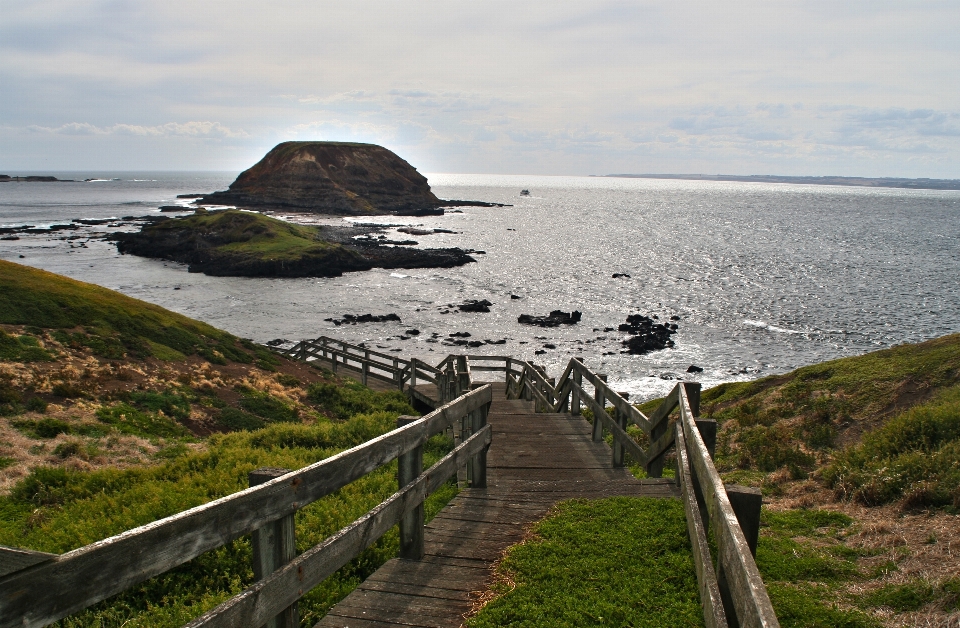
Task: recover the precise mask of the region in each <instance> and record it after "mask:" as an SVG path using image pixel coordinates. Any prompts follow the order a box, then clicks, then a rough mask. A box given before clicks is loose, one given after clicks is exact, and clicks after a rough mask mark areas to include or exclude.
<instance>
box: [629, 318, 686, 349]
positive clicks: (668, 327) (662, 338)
mask: <svg viewBox="0 0 960 628" xmlns="http://www.w3.org/2000/svg"><path fill="white" fill-rule="evenodd" d="M656 318H658V317H656V316H654V317H653V318H650V317H647V316H644V315H643V314H631V315H629V316H627V322H626V323H623V324H621V325H620V326H619V327H618V328H617V329H618V330H619V331H623V332H627V333H629V334H633V336H631V337H630V338H627V339H626V340H624V341H623V343H622V344H623V346H624V347H626V349H627V350H626V351H625V353H631V354H633V355H644V354H647V353H650V352H651V351H660V350H661V349H667V348H669V347H672V346H673V340H671V339H670V336H672V335H673V334H675V333H677V325H676V323H655V322H654V319H656Z"/></svg>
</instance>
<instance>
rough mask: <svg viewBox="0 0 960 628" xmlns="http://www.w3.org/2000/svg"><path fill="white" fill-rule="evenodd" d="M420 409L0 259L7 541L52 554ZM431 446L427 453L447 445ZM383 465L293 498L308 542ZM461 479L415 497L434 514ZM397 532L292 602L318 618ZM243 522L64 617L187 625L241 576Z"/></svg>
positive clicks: (245, 566)
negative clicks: (200, 551)
mask: <svg viewBox="0 0 960 628" xmlns="http://www.w3.org/2000/svg"><path fill="white" fill-rule="evenodd" d="M400 414H416V413H415V412H414V410H413V408H411V407H410V406H409V405H408V403H407V400H406V398H405V397H404V395H403V394H402V393H400V392H399V391H391V392H374V391H372V390H370V389H368V388H366V387H364V386H361V385H360V384H358V383H357V382H354V381H352V380H343V379H340V378H338V377H336V376H335V375H334V374H333V373H331V372H329V371H327V370H325V369H320V368H316V367H313V366H310V365H307V364H304V363H299V362H294V361H290V360H287V359H284V358H280V357H277V356H275V355H274V354H272V353H271V352H269V351H267V350H266V349H265V348H263V347H260V346H258V345H255V344H253V343H251V342H249V341H246V340H243V339H239V338H236V337H234V336H232V335H230V334H228V333H226V332H223V331H220V330H218V329H215V328H213V327H211V326H209V325H206V324H204V323H201V322H199V321H195V320H192V319H190V318H187V317H185V316H181V315H179V314H176V313H173V312H170V311H168V310H165V309H163V308H160V307H157V306H155V305H151V304H149V303H145V302H143V301H138V300H136V299H132V298H129V297H126V296H123V295H121V294H118V293H116V292H113V291H111V290H107V289H104V288H101V287H98V286H95V285H91V284H86V283H82V282H79V281H74V280H72V279H68V278H66V277H62V276H59V275H55V274H52V273H48V272H44V271H41V270H37V269H33V268H29V267H25V266H20V265H18V264H12V263H9V262H4V261H0V545H6V546H13V547H22V548H29V549H35V550H41V551H47V552H54V553H63V552H66V551H69V550H71V549H75V548H77V547H81V546H83V545H86V544H89V543H92V542H94V541H97V540H100V539H103V538H106V537H108V536H111V535H114V534H118V533H120V532H122V531H124V530H128V529H131V528H134V527H137V526H139V525H143V524H146V523H149V522H151V521H154V520H157V519H160V518H162V517H165V516H168V515H171V514H174V513H177V512H181V511H183V510H186V509H188V508H191V507H193V506H196V505H199V504H203V503H206V502H208V501H210V500H212V499H216V498H217V497H220V496H224V495H229V494H231V493H234V492H236V491H239V490H242V489H243V488H246V486H247V473H248V472H249V471H251V470H253V469H256V468H258V467H284V468H289V469H297V468H300V467H303V466H306V465H308V464H312V463H314V462H316V461H317V460H321V459H323V458H325V457H328V456H330V455H333V454H335V453H337V452H339V451H342V450H343V449H346V448H349V447H353V446H355V445H358V444H360V443H362V442H365V441H367V440H369V439H371V438H375V437H376V436H379V435H381V434H383V433H385V432H387V431H389V430H391V429H393V428H394V427H395V426H396V418H397V416H398V415H400ZM450 447H451V442H449V439H447V438H445V437H443V436H438V437H436V438H434V439H432V440H431V441H429V442H428V443H427V446H426V447H425V451H424V458H425V462H426V463H427V464H428V465H429V464H433V463H434V462H436V460H438V459H439V458H440V457H441V456H442V455H444V454H445V453H446V452H447V451H449V449H450ZM395 473H396V466H395V465H394V466H393V467H390V466H386V467H384V468H382V469H379V470H378V471H376V472H374V473H371V474H369V475H367V476H365V477H364V478H362V479H360V480H358V481H356V482H354V483H353V484H351V485H350V486H349V487H347V488H345V489H343V490H342V491H340V492H338V493H337V494H335V495H331V496H329V497H327V498H324V499H321V500H319V501H317V502H314V503H313V504H310V505H309V506H307V507H306V508H303V509H301V510H300V512H299V513H298V532H297V537H298V541H299V542H300V543H301V544H306V546H310V545H314V544H316V543H319V542H320V541H321V540H322V539H324V538H326V537H327V536H328V535H330V534H333V533H334V532H335V531H337V530H338V529H340V528H341V527H342V526H344V525H346V524H347V523H349V522H350V521H353V520H354V519H356V518H357V517H358V516H360V515H361V514H363V513H364V512H366V511H368V510H369V509H370V508H372V507H373V506H374V505H376V504H378V503H379V502H381V501H382V500H383V499H385V498H386V497H388V496H389V495H390V494H392V493H393V492H394V491H395V490H396V475H395ZM455 492H456V487H455V485H452V484H451V485H447V486H445V487H443V488H441V489H440V490H439V491H438V492H437V493H436V494H434V495H433V496H431V497H430V498H429V499H428V501H427V502H426V510H427V516H428V517H431V516H432V515H433V514H434V513H436V512H437V511H438V510H439V509H440V508H441V507H442V506H443V504H444V503H445V502H446V501H447V500H448V499H449V498H450V497H451V496H452V495H453V494H454V493H455ZM397 546H398V539H397V535H396V531H393V532H391V533H389V534H387V535H386V536H385V537H383V538H382V539H381V540H380V541H378V542H377V543H376V544H375V545H374V546H373V547H371V548H370V549H368V550H366V551H364V552H363V553H362V554H361V555H360V556H359V557H358V558H357V559H355V560H354V561H352V562H351V563H349V564H348V565H347V566H345V567H344V568H343V569H341V570H340V571H339V572H338V573H337V574H335V575H334V576H332V577H330V578H328V579H327V580H326V581H325V582H324V583H323V584H322V585H320V586H319V587H317V588H315V589H314V590H313V591H311V592H310V593H309V594H308V595H307V596H306V597H305V598H304V600H303V601H302V602H301V605H300V609H301V617H302V619H303V621H304V622H305V624H304V625H312V624H313V623H315V622H316V621H317V620H318V619H319V618H320V617H321V616H322V615H323V613H324V612H325V611H326V609H327V608H329V607H330V606H331V605H333V604H334V603H336V602H337V601H338V600H339V599H341V598H342V597H344V596H345V595H346V594H347V593H349V592H350V591H351V590H352V589H353V588H354V587H355V586H356V585H357V584H358V583H359V582H360V581H361V580H362V579H363V578H364V577H366V576H367V575H369V574H370V573H372V572H373V571H374V570H376V568H377V567H378V566H379V565H381V564H382V563H383V562H384V561H385V560H387V559H388V558H391V557H392V556H394V555H396V552H397ZM250 552H251V549H250V539H249V537H244V538H241V539H238V540H236V541H234V542H232V543H229V544H227V545H226V546H225V547H223V548H221V549H219V550H216V551H212V552H209V553H207V554H204V555H203V556H200V557H199V558H197V559H195V560H193V561H191V562H190V563H187V564H185V565H183V566H181V567H178V568H176V569H174V570H172V571H170V572H168V573H166V574H164V575H162V576H158V577H157V578H154V579H152V580H149V581H147V582H145V583H143V584H142V585H139V586H137V587H134V588H133V589H130V590H129V591H127V592H125V593H123V594H121V595H118V596H116V597H114V598H111V599H109V600H106V601H104V602H101V603H100V604H97V605H95V606H93V607H91V608H89V609H87V610H85V611H82V612H80V613H77V614H75V615H73V616H71V617H69V618H67V619H65V620H64V621H63V622H62V623H63V625H66V626H91V627H93V626H104V625H109V626H120V625H124V626H128V627H134V626H141V627H151V628H153V627H156V626H171V627H172V626H181V625H183V624H184V623H186V622H188V621H190V620H191V619H192V618H194V617H196V616H198V615H199V614H201V613H202V612H204V611H205V610H207V609H209V608H212V607H213V606H215V605H216V604H217V603H219V602H220V601H222V600H223V599H225V598H226V597H229V596H231V595H235V594H237V593H239V592H240V591H241V590H242V589H243V588H244V587H246V586H249V585H250V584H251V582H252V577H253V576H252V573H251V571H250V564H251V557H250Z"/></svg>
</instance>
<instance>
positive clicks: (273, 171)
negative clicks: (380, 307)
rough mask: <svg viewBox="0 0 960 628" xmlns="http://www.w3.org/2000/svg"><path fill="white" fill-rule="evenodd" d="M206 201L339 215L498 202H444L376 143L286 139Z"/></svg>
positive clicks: (406, 212) (408, 211)
mask: <svg viewBox="0 0 960 628" xmlns="http://www.w3.org/2000/svg"><path fill="white" fill-rule="evenodd" d="M199 202H200V203H203V204H214V205H235V206H237V207H242V208H247V209H279V210H284V211H302V212H312V213H319V214H334V215H382V214H400V215H413V216H422V215H429V214H442V213H443V207H446V206H451V205H475V206H495V205H497V204H496V203H484V202H478V201H444V200H441V199H438V198H437V197H436V196H435V195H434V194H433V192H431V191H430V185H429V184H428V183H427V179H426V177H424V176H423V175H422V174H420V173H419V172H417V170H416V169H415V168H414V167H413V166H411V165H410V164H409V163H407V162H406V161H404V160H403V159H401V158H400V157H399V156H398V155H396V154H395V153H393V152H391V151H389V150H387V149H386V148H384V147H382V146H377V145H376V144H359V143H350V142H283V143H282V144H278V145H277V146H275V147H274V148H273V150H271V151H270V152H269V153H267V155H266V156H265V157H264V158H263V159H261V160H260V161H259V162H257V164H256V165H254V166H253V167H252V168H250V169H249V170H246V171H244V172H242V173H240V176H238V177H237V180H236V181H234V182H233V183H232V184H230V188H229V189H228V190H226V191H224V192H214V193H213V194H208V195H206V196H204V197H203V198H202V199H201V200H200V201H199Z"/></svg>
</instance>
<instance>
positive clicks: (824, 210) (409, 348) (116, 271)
mask: <svg viewBox="0 0 960 628" xmlns="http://www.w3.org/2000/svg"><path fill="white" fill-rule="evenodd" d="M97 174H99V175H100V176H102V177H104V178H113V177H117V178H119V179H121V180H120V181H106V182H100V183H86V184H81V183H77V184H40V183H31V184H0V224H23V223H28V224H37V225H44V224H50V223H52V222H58V221H64V220H68V219H71V218H91V217H92V218H99V217H108V216H123V215H136V214H145V213H153V212H154V211H155V208H156V207H157V206H158V205H161V204H169V203H171V202H172V201H173V200H174V196H175V195H176V194H178V193H184V192H203V191H209V190H213V189H223V188H225V187H226V185H228V184H229V183H230V181H232V180H233V177H234V175H233V174H232V173H223V174H206V173H204V174H196V173H185V174H153V175H151V174H144V173H137V174H135V175H131V174H129V173H127V174H122V173H121V174H113V175H110V174H104V173H97ZM74 176H77V175H74ZM89 176H91V175H89V174H87V175H83V176H80V177H79V178H87V177H89ZM429 178H430V182H431V185H432V186H433V188H434V191H435V192H436V193H437V194H438V196H441V197H443V198H464V199H478V200H484V201H495V202H505V203H511V204H512V205H513V207H505V208H464V209H463V213H448V214H447V215H445V216H442V217H434V218H384V219H383V220H382V221H383V222H390V223H393V224H400V223H404V224H416V225H424V226H427V227H442V228H446V229H452V230H454V231H456V232H458V233H456V234H435V235H431V236H420V237H415V238H414V239H416V240H418V241H419V242H420V246H434V247H436V246H462V247H467V248H474V249H479V250H484V251H486V255H478V256H477V258H478V260H479V261H478V263H476V264H470V265H467V266H464V267H462V268H456V269H426V270H413V271H407V270H402V271H384V270H374V271H370V272H366V273H352V274H349V275H346V276H344V277H339V278H332V279H242V278H219V277H206V276H203V275H196V274H189V273H187V272H186V270H185V269H184V268H183V267H181V266H179V265H176V264H169V263H167V264H165V263H163V262H159V261H154V260H146V259H140V258H134V257H131V256H118V255H117V254H116V250H115V248H114V247H113V246H112V245H111V244H109V243H106V242H102V241H96V240H91V241H89V242H87V241H86V240H84V239H79V240H74V241H66V240H59V239H55V238H50V237H46V236H23V237H22V238H21V240H19V241H14V242H9V241H3V242H0V256H2V257H3V258H4V259H13V260H16V261H20V262H23V263H27V264H30V265H33V266H37V267H41V268H46V269H48V270H52V271H55V272H59V273H63V274H66V275H69V276H71V277H75V278H77V279H81V280H84V281H91V282H94V283H98V284H101V285H104V286H106V287H109V288H114V289H117V290H120V291H122V292H124V293H126V294H129V295H131V296H135V297H138V298H141V299H145V300H147V301H151V302H154V303H158V304H160V305H163V306H165V307H169V308H171V309H174V310H177V311H180V312H183V313H185V314H187V315H189V316H193V317H196V318H199V319H202V320H205V321H208V322H210V323H212V324H214V325H217V326H219V327H222V328H224V329H227V330H229V331H231V332H234V333H236V334H239V335H241V336H245V337H250V338H253V339H255V340H258V341H265V340H269V339H272V338H278V337H283V338H289V339H300V338H304V337H315V336H317V335H321V334H327V335H332V336H337V337H340V338H343V339H344V340H348V341H354V342H359V341H366V342H371V343H374V344H376V345H379V346H381V347H385V348H387V349H396V348H402V349H403V355H405V356H418V357H421V358H423V359H426V360H428V361H431V362H437V361H439V360H440V359H441V358H442V357H443V356H445V355H446V353H447V352H449V351H451V350H452V349H450V348H446V347H443V346H441V345H439V344H431V343H428V342H426V339H427V338H428V337H429V336H430V334H431V333H432V332H438V333H440V334H442V335H443V336H447V335H448V334H450V333H454V332H459V331H466V332H469V333H471V334H472V336H473V337H475V338H477V339H481V340H482V339H491V340H496V339H502V338H506V339H507V344H506V345H488V346H485V347H483V348H481V349H474V350H471V351H472V352H475V353H487V354H510V355H514V356H517V357H523V358H527V359H532V358H536V359H537V360H538V361H540V362H541V363H544V364H546V365H547V367H548V369H550V370H551V372H553V371H555V370H557V369H559V368H561V366H562V365H563V364H565V363H566V361H567V360H568V359H569V358H570V357H571V356H574V355H580V356H583V357H584V359H585V360H586V362H587V363H588V364H589V365H590V366H591V367H593V368H595V369H597V370H600V371H602V372H607V373H609V374H610V378H611V381H615V382H617V384H618V388H619V389H621V390H627V391H631V392H632V393H634V394H640V395H643V396H648V395H652V394H654V393H657V392H662V391H663V390H665V389H667V388H669V387H670V386H671V383H670V382H669V381H667V380H664V379H661V377H660V376H662V375H665V374H668V373H676V374H683V373H684V371H685V370H686V368H687V367H688V366H689V365H690V364H697V365H699V366H701V367H703V368H704V369H705V371H704V372H703V373H702V374H701V375H699V376H696V378H697V379H699V380H700V381H703V382H704V384H705V385H710V384H714V383H717V382H720V381H729V380H732V379H745V378H754V377H758V376H761V375H766V374H771V373H778V372H783V371H787V370H790V369H793V368H796V367H798V366H802V365H804V364H810V363H813V362H818V361H822V360H826V359H831V358H836V357H842V356H847V355H855V354H861V353H865V352H868V351H871V350H874V349H877V348H881V347H885V346H890V345H894V344H898V343H902V342H915V341H919V340H923V339H927V338H933V337H937V336H941V335H944V334H947V333H953V332H958V331H960V307H958V306H960V295H958V277H960V259H958V251H960V246H958V245H960V216H958V214H960V193H958V192H943V191H922V190H921V191H917V190H893V189H862V188H843V187H826V186H824V187H820V186H794V185H783V184H756V183H722V182H694V181H666V180H663V181H661V180H649V179H608V178H590V177H532V176H490V175H430V177H429ZM131 179H147V180H148V181H132V180H131ZM150 179H152V181H149V180H150ZM523 188H526V189H529V190H530V192H531V195H530V196H529V197H520V196H519V191H520V190H521V189H523ZM80 233H81V232H77V234H80ZM77 234H74V235H77ZM61 237H62V236H61ZM402 237H403V238H404V239H406V238H407V237H408V236H402ZM81 242H83V243H85V245H86V247H85V248H84V247H80V246H79V244H80V243H81ZM71 244H72V245H73V248H71ZM19 255H24V258H23V259H22V260H21V259H19V257H18V256H19ZM613 273H628V274H629V275H630V278H629V279H627V278H620V279H614V278H612V277H611V275H612V274H613ZM174 288H180V289H179V290H174ZM511 294H516V295H518V296H520V297H522V298H521V299H519V300H515V299H511V298H510V295H511ZM464 299H488V300H489V301H491V302H493V304H494V305H493V307H492V308H491V309H492V311H491V312H490V313H488V314H462V313H451V314H442V313H441V312H442V311H443V310H444V309H445V308H443V307H441V306H443V305H446V304H448V303H458V302H461V301H462V300H464ZM554 309H562V310H565V311H569V310H572V309H577V310H580V311H582V312H583V313H584V316H583V320H582V322H581V323H580V324H579V325H576V326H571V327H563V328H554V329H539V328H532V327H527V326H522V325H519V324H518V323H517V322H516V321H517V317H518V316H519V315H520V314H521V313H528V314H547V313H548V312H549V311H551V310H554ZM367 312H371V313H374V314H382V313H387V312H396V313H398V314H399V315H400V316H401V318H402V319H403V323H402V324H396V323H387V324H367V325H357V326H343V327H334V326H333V325H332V324H331V323H328V322H324V320H323V319H325V318H329V317H334V316H339V315H342V314H348V313H351V314H362V313H367ZM635 312H641V313H644V314H648V315H653V314H656V315H658V316H660V317H661V319H662V318H665V317H669V316H674V315H676V316H679V317H680V318H681V320H680V321H679V326H680V329H679V333H678V334H677V335H676V336H674V339H675V341H676V348H674V349H670V350H665V351H660V352H656V353H652V354H648V355H646V356H630V355H623V354H620V353H619V351H620V340H621V335H620V334H617V333H602V332H597V331H594V329H603V328H605V327H616V326H617V325H618V324H619V323H622V322H624V320H625V318H626V316H627V314H630V313H635ZM410 328H417V329H420V330H421V331H422V332H423V333H422V334H421V335H420V336H419V337H417V338H416V339H411V340H405V341H401V340H398V336H399V334H400V333H401V332H402V331H404V330H406V329H410ZM538 337H539V338H538ZM598 338H603V339H602V340H598ZM547 343H549V344H555V345H556V347H557V348H556V349H554V350H547V351H546V353H545V354H542V355H535V354H534V352H535V351H536V350H538V349H542V345H544V344H547ZM611 353H612V355H611ZM604 354H607V355H604Z"/></svg>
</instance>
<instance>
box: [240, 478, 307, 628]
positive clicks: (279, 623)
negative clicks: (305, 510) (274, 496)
mask: <svg viewBox="0 0 960 628" xmlns="http://www.w3.org/2000/svg"><path fill="white" fill-rule="evenodd" d="M288 473H290V470H289V469H276V468H273V467H263V468H261V469H255V470H253V471H251V472H250V473H249V474H248V475H247V479H248V481H249V483H250V486H259V485H261V484H265V483H267V482H269V481H270V480H272V479H274V478H278V477H280V476H281V475H286V474H288ZM294 517H295V515H294V514H289V515H287V516H286V517H283V518H281V519H278V520H277V521H272V522H270V523H268V524H267V525H265V526H263V527H262V528H260V529H258V530H254V531H253V534H252V535H251V540H252V545H253V578H254V580H263V579H264V578H266V577H267V576H269V575H270V574H272V573H273V572H274V571H276V570H277V569H279V568H280V567H282V566H283V565H285V564H287V563H289V562H290V561H291V560H293V559H294V558H296V556H297V542H296V528H295V526H294ZM299 626H300V613H299V611H298V610H297V603H296V602H294V603H293V604H292V605H290V606H289V607H288V608H286V609H285V610H284V611H283V612H282V613H280V614H279V615H277V616H276V617H274V618H273V619H271V620H270V621H268V622H267V624H266V628H299Z"/></svg>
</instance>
